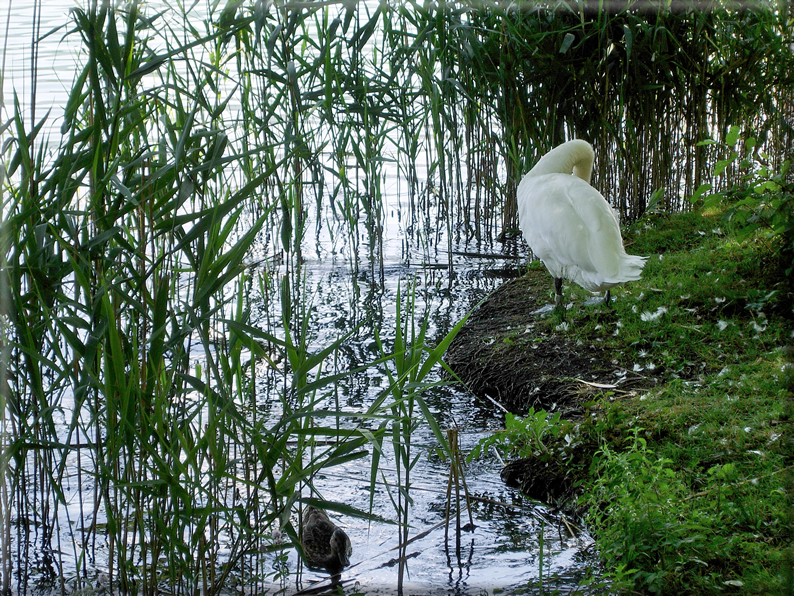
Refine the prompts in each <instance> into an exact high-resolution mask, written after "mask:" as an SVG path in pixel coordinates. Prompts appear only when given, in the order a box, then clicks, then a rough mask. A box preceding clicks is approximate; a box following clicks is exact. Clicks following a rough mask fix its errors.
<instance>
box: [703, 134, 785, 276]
mask: <svg viewBox="0 0 794 596" xmlns="http://www.w3.org/2000/svg"><path fill="white" fill-rule="evenodd" d="M699 144H700V145H717V146H718V147H719V148H720V149H721V150H722V151H724V152H725V153H727V156H726V157H724V158H723V159H720V160H718V161H717V162H716V163H715V165H714V178H715V179H716V178H718V177H720V176H723V175H724V174H725V173H726V172H728V171H729V170H734V172H733V176H732V180H733V183H732V185H731V186H729V187H728V188H726V189H725V190H723V191H722V192H709V191H713V190H714V186H713V185H712V184H711V183H705V184H702V185H701V186H700V187H699V188H698V189H697V191H696V192H695V193H694V194H693V195H692V197H691V198H690V201H691V202H692V203H696V202H697V201H698V200H699V199H700V198H701V197H703V208H704V209H712V208H714V207H716V206H720V207H723V208H724V209H725V211H724V220H725V222H726V223H727V224H729V225H730V226H731V227H732V228H733V230H734V232H735V233H736V237H737V240H739V241H740V242H741V241H744V240H746V239H748V238H750V237H751V236H753V235H754V234H756V233H758V234H759V235H760V236H761V237H763V238H767V239H769V240H770V241H771V246H772V250H773V252H774V253H775V254H777V255H778V256H779V257H780V263H781V266H782V267H783V271H784V273H785V274H786V275H787V276H791V275H792V274H793V273H794V264H793V263H794V258H793V257H794V180H792V178H791V176H790V175H789V169H790V166H791V160H785V161H783V162H782V163H781V164H780V166H779V167H778V168H774V167H773V166H772V165H771V164H772V159H771V156H769V155H767V154H765V153H764V152H762V151H759V148H758V142H757V140H756V139H755V138H754V137H751V136H745V137H744V138H742V135H741V127H739V126H737V125H733V126H731V127H730V129H729V130H728V133H727V135H726V137H725V142H724V143H721V142H718V141H715V140H711V139H709V140H706V141H703V142H701V143H699ZM742 145H743V148H742Z"/></svg>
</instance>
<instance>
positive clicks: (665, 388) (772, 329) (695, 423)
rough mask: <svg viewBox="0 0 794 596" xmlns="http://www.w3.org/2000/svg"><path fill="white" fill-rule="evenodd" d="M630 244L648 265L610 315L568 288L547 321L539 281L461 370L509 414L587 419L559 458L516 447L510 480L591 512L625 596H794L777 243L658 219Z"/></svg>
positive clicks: (499, 315) (467, 351) (510, 291)
mask: <svg viewBox="0 0 794 596" xmlns="http://www.w3.org/2000/svg"><path fill="white" fill-rule="evenodd" d="M625 239H626V244H627V250H628V252H630V253H631V254H640V255H649V257H650V258H649V260H648V263H647V265H646V267H645V269H644V271H643V277H642V280H640V281H638V282H634V283H630V284H626V285H624V286H622V287H619V288H616V289H615V291H613V298H614V302H613V304H612V306H611V307H606V306H605V305H603V304H601V305H593V306H585V305H584V301H585V300H586V299H587V298H588V297H589V295H588V293H587V292H584V291H582V290H580V289H579V288H578V287H575V286H573V287H572V286H566V288H565V294H566V302H567V303H568V304H569V307H568V308H567V309H566V310H565V313H564V315H561V314H560V313H558V312H552V313H551V314H533V312H534V311H536V310H537V309H538V308H539V307H540V306H542V305H543V304H547V303H550V302H551V300H552V282H551V278H550V276H549V275H548V273H546V271H545V270H544V269H542V267H539V266H537V265H535V266H531V267H530V268H529V271H528V273H527V275H526V277H524V278H521V279H518V280H513V281H510V282H507V283H506V284H505V285H504V286H503V287H502V288H500V289H499V290H498V291H497V292H496V293H495V294H494V296H493V297H492V299H491V300H489V301H487V302H486V303H485V304H483V305H482V307H481V308H480V309H479V310H478V312H475V313H474V315H473V317H472V319H471V321H470V323H469V324H468V326H467V328H466V329H464V331H463V332H462V333H461V334H460V335H459V337H458V338H457V339H456V342H455V344H454V345H453V346H452V347H451V348H450V352H449V354H448V361H449V362H450V363H451V365H452V366H453V369H454V370H456V371H457V372H458V373H459V374H461V373H463V376H462V378H463V380H464V382H466V383H467V385H469V386H470V387H471V388H472V389H473V390H474V391H475V393H479V394H487V395H489V396H490V397H492V398H493V399H496V400H497V401H499V402H500V403H502V404H503V405H505V406H506V407H507V408H508V409H510V410H511V411H514V412H516V413H519V414H523V413H525V412H526V411H527V410H528V408H530V407H533V408H535V410H537V409H539V408H543V409H545V410H547V411H560V412H562V414H563V416H564V417H567V418H568V419H570V420H571V421H572V427H571V428H575V432H574V431H571V432H568V431H566V433H565V434H566V435H567V441H563V440H562V437H561V436H560V437H559V438H558V439H556V441H557V443H558V445H557V447H556V449H546V447H548V444H547V445H546V447H544V450H538V449H536V448H535V447H533V445H532V442H531V441H525V442H522V441H518V442H516V441H515V440H514V437H512V438H510V439H509V440H507V441H506V445H507V447H512V448H513V449H512V453H510V455H512V456H514V457H516V458H520V459H518V460H517V461H515V462H514V463H512V464H510V466H508V468H507V469H506V470H505V474H504V475H503V476H505V478H506V480H509V481H511V482H513V483H515V484H517V485H519V486H521V487H523V488H524V489H525V490H527V491H528V492H530V493H531V492H533V490H535V489H537V488H540V487H542V488H543V490H544V491H546V494H542V493H537V494H536V496H539V497H541V498H546V499H549V498H551V499H554V498H560V499H567V501H568V503H567V504H568V506H569V507H570V508H572V509H574V510H576V511H578V512H580V513H582V514H583V515H584V517H585V519H586V520H587V522H588V524H589V526H590V528H591V529H592V531H593V532H594V533H595V534H596V536H597V540H598V546H599V549H600V551H601V553H602V555H603V557H604V559H605V562H606V564H607V567H608V569H610V570H611V571H612V573H613V574H614V577H615V580H616V583H615V584H614V585H615V587H616V589H617V588H623V589H626V590H633V591H635V592H640V593H663V594H717V593H720V594H722V593H740V592H741V593H744V592H748V593H786V594H791V593H794V592H792V591H793V590H794V581H793V580H792V577H791V557H792V554H791V549H790V546H789V545H790V543H791V537H792V531H791V530H792V513H791V512H792V498H791V495H792V472H791V471H792V466H793V465H794V455H793V454H792V443H791V432H790V431H791V419H792V403H791V402H792V393H791V383H790V378H791V370H792V369H791V357H790V352H789V348H788V347H787V346H788V345H790V344H791V343H792V337H793V335H792V333H793V331H792V329H794V326H793V325H792V318H793V314H792V308H793V307H792V305H794V299H792V288H791V285H790V282H789V280H788V279H786V278H784V277H782V275H781V274H780V273H779V272H780V271H781V267H780V266H779V265H780V264H779V263H775V262H773V260H772V259H771V257H770V256H769V255H771V254H772V252H773V251H772V250H771V249H770V246H769V245H768V244H767V243H766V241H765V240H764V239H763V238H754V239H752V240H750V241H747V242H744V243H741V244H740V243H737V242H735V241H734V240H733V237H732V235H731V234H730V233H729V232H728V231H727V230H725V229H724V228H723V222H722V219H721V218H720V216H719V214H715V215H703V214H702V213H698V212H693V213H687V214H681V215H675V216H657V217H655V218H654V219H646V220H644V221H641V222H639V223H637V224H635V225H634V227H633V229H632V230H630V231H629V232H628V233H627V234H626V236H625ZM572 436H575V440H573V441H572V440H571V437H572ZM552 443H553V441H552ZM508 451H511V450H510V449H508ZM550 453H554V454H555V455H554V457H550V455H549V454H550ZM549 474H553V475H555V476H556V477H557V478H561V479H563V481H561V482H557V483H550V482H549V481H548V478H545V476H548V475H549ZM555 484H556V485H558V486H554V487H553V491H554V494H550V493H549V490H550V489H549V487H550V486H552V485H555ZM533 487H534V488H533ZM577 498H578V501H575V499H577Z"/></svg>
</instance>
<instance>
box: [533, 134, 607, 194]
mask: <svg viewBox="0 0 794 596" xmlns="http://www.w3.org/2000/svg"><path fill="white" fill-rule="evenodd" d="M594 159H595V154H594V153H593V148H592V147H591V146H590V143H588V142H587V141H582V140H574V141H568V142H567V143H563V144H562V145H559V146H557V147H555V148H554V149H552V150H551V151H549V152H548V153H547V154H546V155H544V156H543V157H541V158H540V160H539V161H538V163H536V164H535V167H534V168H532V169H531V170H530V171H529V174H527V176H543V175H544V174H571V173H572V174H573V175H574V176H576V177H577V178H581V179H582V180H584V181H585V182H587V183H588V184H590V178H591V176H592V175H593V160H594Z"/></svg>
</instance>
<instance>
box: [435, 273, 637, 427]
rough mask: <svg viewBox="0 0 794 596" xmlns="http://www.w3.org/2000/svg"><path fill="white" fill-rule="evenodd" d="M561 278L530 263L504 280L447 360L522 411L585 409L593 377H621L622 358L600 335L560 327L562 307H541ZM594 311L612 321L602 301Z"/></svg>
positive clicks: (467, 379) (478, 391)
mask: <svg viewBox="0 0 794 596" xmlns="http://www.w3.org/2000/svg"><path fill="white" fill-rule="evenodd" d="M552 286H553V282H552V279H551V277H550V276H549V274H548V273H547V272H546V270H545V269H530V270H529V272H528V273H527V274H526V275H524V276H522V277H519V278H517V279H512V280H509V281H507V282H505V283H504V284H502V285H501V286H500V287H499V288H498V289H497V290H496V291H495V292H494V293H493V294H492V295H491V296H489V297H488V299H487V300H486V301H485V302H484V303H483V304H482V305H481V306H480V307H479V308H478V309H476V310H475V311H474V312H473V313H472V315H471V316H470V317H469V320H468V321H467V322H466V325H465V326H464V327H463V329H461V331H460V333H459V334H458V336H457V337H456V338H455V340H454V341H453V342H452V344H451V345H450V347H449V349H448V350H447V354H446V362H447V363H448V364H449V365H450V367H451V368H452V369H453V370H454V371H455V372H456V373H457V374H458V376H459V377H460V379H461V380H462V381H463V382H464V383H465V384H466V385H467V386H468V387H469V389H471V390H472V391H473V392H474V393H475V395H478V396H481V397H485V396H487V397H489V398H491V399H493V400H495V401H496V402H498V403H499V404H501V405H502V406H503V407H505V408H506V409H507V410H509V411H510V412H513V413H514V414H520V415H523V414H526V412H527V411H528V409H529V408H530V407H533V408H535V409H536V410H538V409H540V408H542V409H544V410H547V411H550V412H555V411H560V412H561V413H562V415H563V416H564V417H568V418H570V417H575V416H576V415H577V414H581V413H582V411H583V410H582V404H583V403H584V402H586V401H588V400H589V399H590V398H592V396H593V394H594V393H597V392H598V390H597V388H594V387H593V386H592V385H588V383H609V382H613V381H614V380H615V379H616V378H617V377H616V375H617V374H619V372H620V371H621V370H624V369H623V368H622V367H621V366H620V363H619V362H617V361H615V360H614V358H613V357H612V356H611V355H610V354H609V353H607V352H606V351H605V350H604V349H603V348H601V347H599V346H597V345H594V344H592V343H589V344H585V343H580V344H578V345H577V344H576V343H572V342H571V340H570V339H569V338H568V334H566V333H559V332H557V330H556V329H555V327H556V325H558V324H563V325H564V324H565V323H564V322H563V321H562V319H561V318H560V317H559V315H556V314H549V313H542V314H540V313H536V311H537V310H538V309H540V308H542V307H543V306H546V305H550V304H551V300H552V295H551V292H552ZM575 308H583V309H587V311H588V313H587V316H589V317H596V318H598V319H599V321H602V320H603V322H604V324H605V325H606V324H609V323H610V322H611V321H612V319H614V315H613V314H612V312H611V311H610V310H609V309H606V308H603V307H602V306H600V305H596V306H584V305H581V304H578V303H577V304H576V306H575Z"/></svg>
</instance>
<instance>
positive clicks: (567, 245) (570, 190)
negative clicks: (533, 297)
mask: <svg viewBox="0 0 794 596" xmlns="http://www.w3.org/2000/svg"><path fill="white" fill-rule="evenodd" d="M517 198H518V209H519V222H520V225H521V231H522V233H523V234H524V236H525V238H526V240H527V243H528V244H529V245H530V247H531V248H532V250H533V252H535V254H537V255H538V257H539V258H540V259H542V260H543V262H544V263H545V264H546V267H547V268H548V269H549V272H550V273H551V274H552V275H554V276H555V277H567V278H569V279H571V280H572V281H575V282H576V283H578V284H579V285H581V286H582V287H584V288H586V289H588V290H592V291H597V290H599V289H602V286H604V283H605V282H608V285H614V283H618V282H619V281H620V280H619V279H618V278H619V276H620V275H619V274H620V264H621V256H622V255H625V254H626V252H625V250H624V249H623V241H622V239H621V236H620V228H619V226H618V222H617V219H616V218H615V215H614V213H613V212H612V210H611V209H610V207H609V204H608V203H607V202H606V200H605V199H604V197H602V196H601V194H600V193H599V192H598V191H597V190H596V189H594V188H593V187H592V186H590V185H589V184H587V183H586V182H584V181H583V180H581V179H579V178H577V177H575V176H571V175H565V174H548V175H544V176H537V177H530V178H525V179H524V180H522V182H521V184H520V185H519V189H518V195H517Z"/></svg>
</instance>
